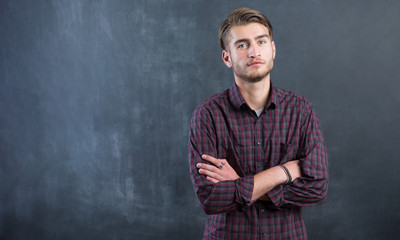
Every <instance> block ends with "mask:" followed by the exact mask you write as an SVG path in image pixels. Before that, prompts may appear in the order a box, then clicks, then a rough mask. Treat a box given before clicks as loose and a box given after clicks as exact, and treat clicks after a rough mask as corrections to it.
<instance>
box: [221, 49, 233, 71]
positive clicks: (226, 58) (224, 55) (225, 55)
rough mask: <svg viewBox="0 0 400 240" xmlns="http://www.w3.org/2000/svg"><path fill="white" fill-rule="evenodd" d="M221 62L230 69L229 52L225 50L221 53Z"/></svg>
mask: <svg viewBox="0 0 400 240" xmlns="http://www.w3.org/2000/svg"><path fill="white" fill-rule="evenodd" d="M222 60H223V61H224V63H225V65H226V66H227V67H228V68H231V67H232V62H231V57H230V56H229V52H228V51H227V50H224V51H222Z"/></svg>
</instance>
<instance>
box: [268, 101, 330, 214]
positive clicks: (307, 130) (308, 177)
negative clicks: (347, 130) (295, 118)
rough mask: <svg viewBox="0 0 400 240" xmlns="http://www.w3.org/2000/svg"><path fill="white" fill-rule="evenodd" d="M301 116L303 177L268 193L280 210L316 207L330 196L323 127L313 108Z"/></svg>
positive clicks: (306, 110)
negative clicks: (328, 193)
mask: <svg viewBox="0 0 400 240" xmlns="http://www.w3.org/2000/svg"><path fill="white" fill-rule="evenodd" d="M302 116H304V118H303V120H302V123H301V129H300V135H301V138H300V142H299V150H298V159H299V160H300V168H301V172H302V176H301V177H300V178H298V179H296V180H295V181H294V182H293V183H291V184H288V185H279V186H277V187H276V188H274V189H273V190H272V191H270V192H269V193H268V196H269V198H270V199H271V201H272V203H273V204H274V205H275V207H277V208H281V207H302V206H308V205H314V204H318V203H321V202H322V201H324V200H325V199H326V196H327V191H328V159H327V153H326V147H325V143H324V139H323V135H322V131H321V126H320V123H319V120H318V118H317V115H316V113H315V111H314V110H313V109H312V107H311V106H306V107H305V109H304V112H303V114H302ZM289 160H294V159H289Z"/></svg>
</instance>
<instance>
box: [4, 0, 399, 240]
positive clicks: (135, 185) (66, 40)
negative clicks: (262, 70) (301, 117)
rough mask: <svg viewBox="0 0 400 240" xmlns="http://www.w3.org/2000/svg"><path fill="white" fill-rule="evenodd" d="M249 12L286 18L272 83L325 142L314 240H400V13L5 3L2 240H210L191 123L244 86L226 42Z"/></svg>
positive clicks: (234, 1) (289, 5) (319, 4)
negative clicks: (303, 109)
mask: <svg viewBox="0 0 400 240" xmlns="http://www.w3.org/2000/svg"><path fill="white" fill-rule="evenodd" d="M242 6H247V7H251V8H255V9H257V10H259V11H261V12H263V13H264V14H265V15H267V16H268V17H269V18H270V20H271V22H272V24H273V26H274V30H275V32H274V40H275V42H276V46H277V58H276V61H275V67H274V70H273V71H272V76H271V78H272V81H273V82H274V84H275V85H276V86H278V87H281V88H285V89H288V90H293V91H296V92H298V93H299V94H302V95H304V96H306V97H307V98H309V99H310V100H311V101H312V102H313V104H314V107H315V109H316V111H317V113H318V116H319V118H320V122H321V125H322V128H323V131H324V136H325V140H326V144H327V149H328V155H329V166H330V185H329V192H328V198H327V200H326V201H325V202H324V203H323V204H322V205H318V206H312V207H307V208H304V218H305V222H306V225H307V229H308V235H309V238H310V239H326V240H330V239H332V240H333V239H334V240H337V239H399V238H400V234H399V231H398V224H399V223H400V204H399V197H400V180H399V172H400V159H399V152H398V149H399V144H400V140H399V137H398V136H399V133H400V127H399V126H400V124H399V123H400V94H399V89H400V81H399V80H400V67H399V66H398V65H399V62H398V61H399V59H400V51H399V49H400V41H399V39H400V24H399V22H400V14H399V12H400V2H399V1H394V0H385V1H373V0H366V1H355V0H350V1H348V0H346V1H345V0H336V1H322V0H313V1H287V0H285V1H278V0H276V1H265V0H256V1H249V2H248V1H239V0H229V1H228V0H221V1H211V0H210V1H205V0H199V1H186V0H177V1H151V0H150V1H141V0H136V1H129V0H115V1H111V0H100V1H94V0H88V1H86V0H71V1H63V0H53V1H44V0H37V1H24V0H21V1H15V0H2V1H0V185H1V187H0V239H43V240H47V239H49V240H50V239H51V240H54V239H97V240H102V239H118V240H121V239H200V238H201V236H202V232H203V229H204V224H205V219H206V215H205V214H204V213H203V212H202V210H201V209H200V207H199V205H198V202H197V200H196V197H195V194H194V191H193V188H192V185H191V182H190V177H189V168H188V159H187V141H188V128H189V121H190V118H191V114H192V112H193V110H194V108H195V106H196V105H198V104H199V103H200V102H201V101H202V100H204V99H206V98H207V97H209V96H211V95H212V94H214V93H217V92H220V91H223V90H225V89H227V88H229V87H230V86H231V84H232V81H233V76H232V72H231V70H230V69H228V68H226V67H225V65H224V64H223V62H222V60H221V50H220V49H219V46H218V42H217V33H218V27H219V24H220V23H221V21H222V20H223V19H224V18H225V17H226V16H227V15H228V14H229V13H230V12H231V11H232V10H233V9H235V8H238V7H242ZM396 59H397V60H396Z"/></svg>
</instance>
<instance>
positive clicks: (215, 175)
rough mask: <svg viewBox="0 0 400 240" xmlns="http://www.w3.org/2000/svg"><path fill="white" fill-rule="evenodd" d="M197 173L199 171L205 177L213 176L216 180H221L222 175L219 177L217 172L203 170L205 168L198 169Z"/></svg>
mask: <svg viewBox="0 0 400 240" xmlns="http://www.w3.org/2000/svg"><path fill="white" fill-rule="evenodd" d="M199 173H200V174H201V175H204V176H206V177H211V178H214V179H216V180H218V181H221V180H222V177H221V176H220V175H219V174H217V173H215V172H212V171H208V170H205V169H200V170H199Z"/></svg>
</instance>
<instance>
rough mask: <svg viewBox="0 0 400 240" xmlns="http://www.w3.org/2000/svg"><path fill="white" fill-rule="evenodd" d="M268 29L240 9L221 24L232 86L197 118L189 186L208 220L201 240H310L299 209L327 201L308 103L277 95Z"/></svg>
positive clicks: (322, 156) (319, 142)
mask: <svg viewBox="0 0 400 240" xmlns="http://www.w3.org/2000/svg"><path fill="white" fill-rule="evenodd" d="M272 35H273V31H272V26H271V23H270V22H269V20H268V19H267V18H266V17H265V16H264V15H262V14H261V13H259V12H258V11H255V10H252V9H248V8H240V9H237V10H235V11H233V12H232V13H231V14H230V15H229V16H228V18H227V19H226V20H225V21H224V22H223V23H222V24H221V27H220V30H219V41H220V45H221V47H222V49H223V51H222V59H223V61H224V63H225V64H226V65H227V66H228V67H229V68H232V69H233V75H234V80H235V83H234V84H233V86H232V87H231V88H230V89H228V90H226V91H224V92H222V93H220V94H217V95H214V96H212V97H210V98H209V99H207V100H206V101H204V102H203V103H202V104H200V105H199V106H198V107H197V108H196V109H195V111H194V113H193V117H192V120H191V126H190V140H189V164H190V174H191V180H192V183H193V186H194V189H195V192H196V194H197V197H198V199H199V202H200V205H201V207H202V208H203V209H204V211H205V213H206V214H208V215H209V218H208V221H207V223H206V227H205V232H204V239H268V238H270V239H307V233H306V229H305V226H304V223H303V219H302V216H301V207H303V206H307V205H311V204H317V203H321V202H322V201H323V200H324V199H325V198H326V194H327V188H328V163H327V157H326V149H325V144H324V140H323V137H322V132H321V128H320V125H319V121H318V119H317V116H316V113H315V112H314V110H313V108H312V105H311V103H310V102H309V101H308V100H307V99H305V98H304V97H302V96H299V95H297V94H295V93H293V92H290V91H286V90H282V89H278V88H275V87H274V86H273V85H272V83H271V80H270V72H271V70H272V68H273V63H274V59H275V54H276V48H275V43H274V42H273V40H272Z"/></svg>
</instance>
